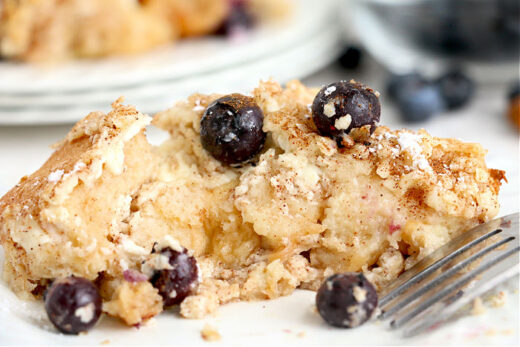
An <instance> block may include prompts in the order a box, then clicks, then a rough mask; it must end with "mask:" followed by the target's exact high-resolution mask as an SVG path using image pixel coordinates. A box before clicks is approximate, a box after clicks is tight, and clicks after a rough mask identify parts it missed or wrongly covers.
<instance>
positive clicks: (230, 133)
mask: <svg viewBox="0 0 520 347" xmlns="http://www.w3.org/2000/svg"><path fill="white" fill-rule="evenodd" d="M263 124H264V114H263V112H262V110H261V109H260V107H259V106H258V105H257V104H256V103H255V101H254V100H253V98H250V97H248V96H244V95H241V94H231V95H226V96H224V97H221V98H219V99H217V100H215V101H214V102H212V103H211V104H210V105H209V106H208V107H207V108H206V111H205V112H204V115H203V116H202V119H201V122H200V138H201V142H202V146H203V147H204V149H206V150H207V151H208V152H209V153H210V154H211V155H212V156H213V157H214V158H216V159H217V160H219V161H221V162H222V163H224V164H227V165H230V164H238V163H242V162H244V161H246V160H248V159H251V158H252V157H254V156H255V155H256V154H257V153H258V152H260V150H261V149H262V147H263V145H264V142H265V137H266V134H265V133H264V132H263V130H262V127H263Z"/></svg>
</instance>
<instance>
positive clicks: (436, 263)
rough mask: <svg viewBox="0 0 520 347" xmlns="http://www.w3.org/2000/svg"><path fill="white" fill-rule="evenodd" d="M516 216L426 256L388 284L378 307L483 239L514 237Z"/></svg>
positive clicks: (476, 230) (483, 227)
mask: <svg viewBox="0 0 520 347" xmlns="http://www.w3.org/2000/svg"><path fill="white" fill-rule="evenodd" d="M518 216H519V214H518V213H514V214H511V215H508V216H504V217H501V218H497V219H494V220H492V221H490V222H487V223H485V224H481V225H478V226H476V227H475V228H473V229H471V230H468V231H467V232H465V233H463V234H462V235H460V236H458V237H457V238H455V239H453V240H452V241H450V242H449V243H447V244H446V245H444V246H442V247H440V248H439V249H437V250H436V251H434V252H433V253H431V254H430V255H428V256H426V257H425V258H424V259H422V260H421V261H419V262H418V263H417V264H415V265H414V266H413V267H412V268H411V269H409V270H407V271H406V272H405V273H403V274H401V276H399V278H398V279H397V280H395V281H394V282H393V283H392V284H390V285H389V286H387V287H386V288H385V289H383V291H382V293H381V299H380V300H379V306H380V307H384V306H387V305H388V304H389V303H390V301H392V300H393V299H394V298H396V297H397V296H399V295H400V294H401V293H403V292H404V291H406V290H408V289H409V288H410V287H412V286H413V285H414V284H416V283H418V282H420V281H421V280H422V279H424V278H425V277H427V276H428V275H430V274H432V273H433V272H434V271H436V270H437V269H439V268H440V267H441V266H443V265H444V264H446V263H448V262H449V261H451V260H453V259H454V258H455V257H457V256H458V255H460V254H462V253H464V252H466V251H467V250H469V249H470V248H472V247H474V246H476V245H478V244H480V243H482V242H483V241H485V240H486V239H488V238H490V237H492V236H494V235H496V234H498V233H501V232H504V233H507V235H508V236H515V235H517V233H518ZM511 231H512V233H511Z"/></svg>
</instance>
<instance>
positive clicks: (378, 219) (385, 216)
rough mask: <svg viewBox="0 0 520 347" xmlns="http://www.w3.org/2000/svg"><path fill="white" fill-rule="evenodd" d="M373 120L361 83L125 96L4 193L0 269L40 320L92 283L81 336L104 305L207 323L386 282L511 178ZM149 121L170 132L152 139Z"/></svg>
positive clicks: (478, 150)
mask: <svg viewBox="0 0 520 347" xmlns="http://www.w3.org/2000/svg"><path fill="white" fill-rule="evenodd" d="M380 113H381V107H380V103H379V94H378V93H377V92H376V91H374V90H372V89H370V88H368V87H366V86H364V85H362V84H360V83H357V82H355V81H350V82H346V81H341V82H337V83H333V84H331V85H328V86H325V87H323V88H322V89H321V90H318V89H312V88H307V87H305V86H304V85H302V84H301V83H299V82H297V81H293V82H290V83H288V84H287V85H286V87H285V88H284V87H282V86H280V85H279V84H277V83H276V82H274V81H267V82H262V83H260V85H259V86H258V87H257V88H256V89H254V90H253V91H252V93H251V94H250V95H241V94H230V95H200V94H196V95H193V96H191V97H189V98H188V99H187V100H186V101H182V102H178V103H177V104H176V105H175V106H174V107H173V108H171V109H169V110H166V111H164V112H160V113H158V114H157V115H155V117H154V118H153V119H152V118H150V117H148V116H146V115H144V114H141V113H140V112H139V111H137V110H136V109H135V108H133V107H131V106H125V105H123V104H122V101H121V100H118V101H116V102H115V103H114V104H113V105H112V110H111V111H110V112H109V113H107V114H105V113H102V112H93V113H90V114H89V115H88V116H87V117H85V118H84V119H83V120H81V121H80V122H78V123H77V124H76V125H75V126H74V127H73V128H72V130H71V131H70V132H69V133H68V135H67V136H66V137H65V139H64V140H63V141H62V142H60V143H58V144H56V146H55V152H54V153H53V154H52V156H51V157H50V158H49V159H48V160H47V162H46V163H45V164H44V165H43V166H42V167H41V168H40V169H39V170H38V171H36V172H35V173H33V174H32V175H30V176H26V177H23V178H22V179H21V181H20V182H19V183H18V184H17V185H16V186H15V187H14V188H13V189H12V190H11V191H9V192H8V193H7V194H6V195H5V196H4V197H3V198H2V199H1V200H0V241H1V244H2V246H3V247H4V250H5V264H4V274H3V276H4V279H5V281H7V283H8V284H9V286H10V288H11V289H12V290H13V291H14V292H15V293H17V294H18V295H19V296H20V297H21V298H24V299H41V298H44V300H45V304H46V307H50V309H48V312H51V311H52V310H51V309H52V308H53V307H54V306H53V305H57V304H60V303H61V304H63V300H62V301H60V300H57V299H56V296H57V295H58V294H56V293H62V292H65V293H82V292H86V293H88V295H87V297H88V298H90V299H89V300H86V301H84V303H83V304H79V303H78V302H77V300H76V301H75V300H72V301H69V302H68V303H67V305H68V306H67V305H65V306H67V307H69V306H70V307H72V308H73V309H74V310H73V313H70V312H68V311H67V310H66V309H63V310H58V311H59V312H61V314H62V316H61V317H58V318H60V319H61V320H60V319H58V320H57V321H59V322H67V324H65V325H66V326H65V327H63V326H62V325H63V324H61V325H60V323H55V324H56V325H57V326H58V327H59V328H60V326H61V328H60V330H62V331H64V332H72V333H74V332H75V331H78V330H81V329H82V327H85V326H87V327H88V326H90V325H89V324H91V320H92V319H97V318H96V317H98V316H99V314H101V312H104V313H106V314H109V315H111V316H115V317H119V318H120V319H121V320H122V321H123V322H125V323H126V324H128V325H134V324H139V323H141V322H142V321H143V320H146V319H148V318H150V317H153V316H155V315H157V314H159V313H160V312H161V311H162V310H164V309H167V308H169V307H171V306H175V305H180V314H181V315H182V316H184V317H187V318H200V317H204V316H205V315H207V314H209V313H211V312H213V311H215V310H216V309H217V308H218V306H219V305H221V304H225V303H228V302H232V301H238V300H259V299H272V298H276V297H279V296H282V295H287V294H290V293H291V292H292V291H293V290H294V289H296V288H304V289H310V290H317V289H318V288H320V285H321V284H322V282H323V280H324V279H325V278H328V277H329V276H331V275H333V274H335V273H345V272H349V273H352V272H356V273H362V274H363V277H362V278H359V281H361V282H359V283H360V284H359V285H356V286H361V287H360V288H362V289H363V288H365V289H366V285H365V284H364V282H363V281H370V282H371V283H373V285H374V288H375V290H377V289H378V288H381V286H384V285H385V284H386V283H387V282H388V281H390V280H392V279H394V278H396V277H397V276H398V275H399V274H400V273H401V272H402V271H404V270H405V269H407V268H408V267H410V266H411V265H413V264H414V263H415V262H416V261H417V260H418V259H420V258H421V257H423V256H425V255H426V254H428V253H429V252H431V251H432V250H434V249H436V248H437V247H439V246H440V245H442V244H444V243H446V242H447V241H448V240H450V239H452V238H454V237H455V236H457V235H459V234H460V233H462V232H464V231H465V230H468V229H469V228H471V227H472V226H474V225H476V224H479V223H483V222H486V221H488V220H490V219H491V218H493V217H494V216H495V215H496V214H497V213H498V209H499V205H498V201H497V195H498V192H499V187H500V184H501V180H502V179H504V178H505V177H504V172H503V171H500V170H495V169H489V168H487V167H486V163H485V161H484V156H485V154H486V151H485V150H484V149H483V148H482V147H481V146H480V145H479V144H474V143H463V142H461V141H459V140H454V139H443V138H437V137H433V136H431V135H429V134H428V133H427V132H426V131H424V130H419V131H418V132H412V131H409V130H391V129H389V128H387V127H385V126H380V125H379V120H380ZM150 123H152V124H153V125H154V126H156V127H159V128H161V129H164V130H166V131H168V132H169V134H170V137H169V139H167V140H165V141H164V142H163V143H162V144H161V145H158V146H153V145H151V144H150V143H149V142H148V141H147V138H146V135H145V127H146V126H147V125H148V124H150ZM352 276H354V275H352ZM355 278H357V277H349V278H347V279H342V278H338V279H337V281H339V284H338V285H340V286H341V283H343V282H344V281H347V282H348V281H350V282H348V283H351V282H352V281H354V282H352V283H358V282H355V281H358V280H356V279H355ZM78 279H81V281H79V280H78ZM84 281H87V282H88V283H87V284H86V283H85V282H84ZM342 281H343V282H342ZM77 283H79V284H77ZM67 286H68V287H67ZM75 286H79V288H78V287H75ZM92 288H95V289H96V291H95V292H96V293H97V295H98V296H96V295H94V294H92ZM363 290H364V289H363ZM375 290H373V291H372V292H373V294H375ZM372 292H371V293H372ZM53 294H54V295H53ZM74 295H75V296H74ZM74 295H72V297H80V298H81V297H82V296H81V295H79V294H78V295H76V294H74ZM323 295H325V298H326V297H327V296H326V295H328V294H327V293H326V291H325V293H324V294H323ZM370 295H372V294H370ZM58 298H59V295H58ZM347 299H348V298H347ZM324 300H325V302H326V299H324ZM87 306H88V307H89V308H88V309H87V308H86V307H87ZM372 309H373V308H372ZM78 310H79V313H78ZM63 312H65V313H63ZM49 314H50V313H49Z"/></svg>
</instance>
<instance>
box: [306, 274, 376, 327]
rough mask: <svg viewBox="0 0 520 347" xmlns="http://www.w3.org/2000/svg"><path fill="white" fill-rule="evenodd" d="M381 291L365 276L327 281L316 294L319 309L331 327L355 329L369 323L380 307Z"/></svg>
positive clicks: (336, 277) (334, 278)
mask: <svg viewBox="0 0 520 347" xmlns="http://www.w3.org/2000/svg"><path fill="white" fill-rule="evenodd" d="M377 301H378V300H377V292H376V290H375V288H374V286H373V285H372V283H370V282H369V281H368V280H367V279H366V278H365V276H364V275H363V274H362V273H344V274H336V275H332V276H331V277H329V278H327V279H326V280H325V282H323V284H322V285H321V287H320V289H319V290H318V293H317V294H316V306H317V308H318V312H319V314H320V315H321V317H322V318H323V319H324V320H325V321H326V322H327V323H329V324H330V325H333V326H337V327H342V328H355V327H357V326H360V325H361V324H363V323H364V322H366V321H367V320H368V319H370V317H371V316H372V313H373V312H374V310H375V309H376V307H377Z"/></svg>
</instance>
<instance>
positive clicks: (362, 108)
mask: <svg viewBox="0 0 520 347" xmlns="http://www.w3.org/2000/svg"><path fill="white" fill-rule="evenodd" d="M380 115H381V105H380V103H379V98H378V96H377V95H376V92H374V90H372V89H370V88H367V87H365V86H363V85H362V84H361V83H357V82H355V81H350V82H346V81H341V82H336V83H332V84H329V85H328V86H325V87H323V88H322V89H321V90H320V91H319V92H318V94H317V95H316V97H315V98H314V102H313V103H312V119H313V120H314V124H316V127H317V128H318V132H319V133H320V134H321V135H324V136H328V137H331V138H334V139H336V140H338V139H340V138H341V137H342V136H343V135H345V134H348V133H350V131H351V130H352V129H355V128H361V127H363V126H370V127H371V130H374V129H375V125H376V124H377V123H378V122H379V117H380Z"/></svg>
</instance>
